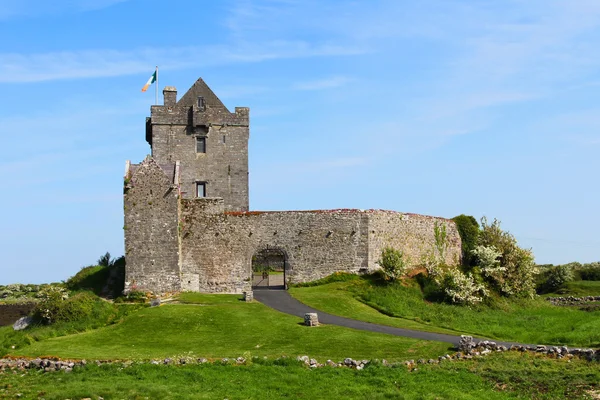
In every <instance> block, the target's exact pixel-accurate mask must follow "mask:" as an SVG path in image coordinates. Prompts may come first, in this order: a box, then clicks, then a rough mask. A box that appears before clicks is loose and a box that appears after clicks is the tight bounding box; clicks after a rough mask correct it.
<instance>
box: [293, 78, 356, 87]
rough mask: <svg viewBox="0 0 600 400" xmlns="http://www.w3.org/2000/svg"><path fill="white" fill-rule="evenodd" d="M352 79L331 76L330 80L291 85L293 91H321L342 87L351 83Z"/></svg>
mask: <svg viewBox="0 0 600 400" xmlns="http://www.w3.org/2000/svg"><path fill="white" fill-rule="evenodd" d="M351 81H352V79H350V78H348V77H346V76H332V77H330V78H324V79H319V80H314V81H307V82H297V83H295V84H293V85H292V89H293V90H323V89H332V88H337V87H340V86H344V85H346V84H347V83H349V82H351Z"/></svg>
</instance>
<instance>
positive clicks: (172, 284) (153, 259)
mask: <svg viewBox="0 0 600 400" xmlns="http://www.w3.org/2000/svg"><path fill="white" fill-rule="evenodd" d="M166 168H171V167H169V166H167V167H166ZM172 168H173V171H172V172H171V174H172V175H171V176H170V177H169V176H167V174H166V173H165V171H164V170H163V168H162V167H161V166H159V165H158V164H157V163H156V162H155V161H154V160H153V159H151V158H147V159H146V160H144V161H143V162H142V163H141V164H140V165H138V166H131V167H130V168H129V170H128V171H127V172H126V176H125V189H124V191H125V195H124V211H125V225H124V227H123V229H124V231H125V257H126V260H127V266H126V269H125V291H126V292H127V291H130V290H138V289H143V290H151V291H154V292H161V293H162V292H171V291H178V290H180V271H179V241H178V204H179V202H178V189H177V185H176V183H175V181H174V180H176V179H177V178H176V176H175V175H176V173H175V165H174V166H173V167H172ZM168 172H170V171H168Z"/></svg>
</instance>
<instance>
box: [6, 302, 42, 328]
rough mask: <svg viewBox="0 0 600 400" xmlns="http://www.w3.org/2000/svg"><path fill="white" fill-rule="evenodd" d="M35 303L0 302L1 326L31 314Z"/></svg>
mask: <svg viewBox="0 0 600 400" xmlns="http://www.w3.org/2000/svg"><path fill="white" fill-rule="evenodd" d="M34 308H35V303H20V304H0V326H6V325H12V324H14V323H15V322H16V321H17V320H18V319H19V318H21V317H24V316H26V315H29V313H30V312H31V311H32V310H33V309H34Z"/></svg>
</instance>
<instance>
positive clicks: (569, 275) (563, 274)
mask: <svg viewBox="0 0 600 400" xmlns="http://www.w3.org/2000/svg"><path fill="white" fill-rule="evenodd" d="M546 276H547V278H546V282H545V284H544V286H545V287H546V288H547V289H548V290H550V291H554V290H556V289H560V288H562V287H563V286H565V284H566V283H567V282H570V281H572V280H573V278H574V273H573V268H572V266H571V264H564V265H557V266H555V267H552V268H550V269H549V270H548V271H547V272H546Z"/></svg>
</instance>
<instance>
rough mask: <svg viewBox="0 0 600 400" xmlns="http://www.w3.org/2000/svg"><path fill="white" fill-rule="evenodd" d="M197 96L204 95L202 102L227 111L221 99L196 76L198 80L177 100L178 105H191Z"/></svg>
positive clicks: (196, 99) (194, 102)
mask: <svg viewBox="0 0 600 400" xmlns="http://www.w3.org/2000/svg"><path fill="white" fill-rule="evenodd" d="M198 97H204V102H205V104H206V105H208V106H209V107H211V108H222V109H223V110H225V111H227V112H229V110H228V109H227V107H225V105H224V104H223V102H222V101H221V100H219V98H218V97H217V95H216V94H214V92H213V91H212V90H211V89H210V88H209V87H208V85H207V84H206V82H204V81H203V80H202V78H198V80H197V81H196V82H195V83H194V84H193V85H192V87H191V88H189V89H188V91H187V92H186V93H185V94H184V95H183V97H182V98H181V99H179V101H178V102H177V105H179V106H193V105H194V104H196V102H197V101H198Z"/></svg>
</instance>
